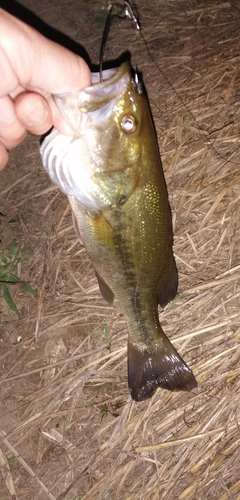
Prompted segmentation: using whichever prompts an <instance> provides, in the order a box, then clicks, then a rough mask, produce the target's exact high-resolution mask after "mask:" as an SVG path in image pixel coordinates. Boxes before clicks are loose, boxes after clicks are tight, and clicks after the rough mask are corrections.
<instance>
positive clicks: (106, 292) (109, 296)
mask: <svg viewBox="0 0 240 500" xmlns="http://www.w3.org/2000/svg"><path fill="white" fill-rule="evenodd" d="M96 276H97V280H98V286H99V290H100V292H101V294H102V296H103V298H104V299H105V300H106V302H107V303H108V304H109V305H110V306H112V305H113V301H114V293H113V292H112V290H111V289H110V288H109V286H108V285H107V283H105V281H104V280H103V279H102V278H101V276H99V274H98V273H97V272H96Z"/></svg>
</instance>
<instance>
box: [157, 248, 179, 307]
mask: <svg viewBox="0 0 240 500" xmlns="http://www.w3.org/2000/svg"><path fill="white" fill-rule="evenodd" d="M177 289H178V271H177V266H176V262H175V259H174V257H172V262H171V264H170V271H169V277H168V281H167V283H166V285H165V286H164V288H163V289H162V290H160V291H158V293H157V298H158V303H159V304H160V306H161V307H165V306H166V305H167V304H168V302H170V301H171V300H173V299H174V297H175V296H176V294H177Z"/></svg>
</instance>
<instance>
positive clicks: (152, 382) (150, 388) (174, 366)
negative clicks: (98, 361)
mask: <svg viewBox="0 0 240 500" xmlns="http://www.w3.org/2000/svg"><path fill="white" fill-rule="evenodd" d="M128 385H129V388H130V391H131V396H132V399H134V400H135V401H143V400H145V399H148V398H151V397H152V395H153V394H154V392H155V391H156V389H157V388H158V387H162V388H163V389H168V390H169V391H191V390H192V389H194V387H197V381H196V379H195V377H194V375H193V373H192V371H191V370H190V368H189V367H188V366H187V365H186V363H185V362H184V361H183V359H182V358H181V356H180V355H179V354H178V352H177V351H176V349H174V347H173V345H172V344H171V342H170V340H168V338H167V337H165V338H164V339H163V341H162V343H161V347H159V349H158V350H155V351H154V352H153V353H151V352H149V351H147V350H144V351H142V350H140V349H138V347H137V345H136V344H133V343H132V342H131V341H130V340H129V342H128Z"/></svg>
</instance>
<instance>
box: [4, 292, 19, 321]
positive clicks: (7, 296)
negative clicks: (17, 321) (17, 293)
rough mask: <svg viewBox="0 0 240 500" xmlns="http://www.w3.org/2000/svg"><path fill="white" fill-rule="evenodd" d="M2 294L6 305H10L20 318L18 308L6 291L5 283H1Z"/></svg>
mask: <svg viewBox="0 0 240 500" xmlns="http://www.w3.org/2000/svg"><path fill="white" fill-rule="evenodd" d="M3 296H4V299H5V300H6V302H7V305H8V306H9V307H10V309H12V311H13V312H14V313H15V314H16V316H17V318H20V313H19V310H18V308H17V306H16V304H15V302H14V301H13V299H12V297H11V295H10V293H9V291H8V287H7V285H5V284H4V285H3Z"/></svg>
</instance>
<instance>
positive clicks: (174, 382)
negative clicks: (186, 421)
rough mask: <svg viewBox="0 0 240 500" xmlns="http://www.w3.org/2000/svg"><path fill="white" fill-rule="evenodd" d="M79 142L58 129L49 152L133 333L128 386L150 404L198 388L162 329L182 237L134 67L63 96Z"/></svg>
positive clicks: (50, 167) (47, 164)
mask: <svg viewBox="0 0 240 500" xmlns="http://www.w3.org/2000/svg"><path fill="white" fill-rule="evenodd" d="M54 99H55V102H56V104H57V106H58V108H59V110H60V111H61V113H62V114H63V116H64V118H65V120H66V121H67V122H68V124H69V125H70V126H71V128H72V130H73V136H71V137H70V136H63V135H61V134H60V133H59V132H58V131H57V130H55V129H53V130H52V131H51V132H50V134H49V135H48V136H47V137H46V138H45V139H44V141H43V143H42V145H41V148H40V152H41V157H42V163H43V166H44V168H45V169H46V171H47V172H48V174H49V176H50V178H51V180H52V181H53V182H54V183H55V184H57V185H58V186H59V188H60V189H61V190H62V191H63V192H64V193H65V194H66V195H67V196H68V198H69V202H70V205H71V208H72V213H73V223H74V227H75V230H76V233H77V236H78V238H79V240H80V242H81V243H82V244H83V245H84V246H85V248H86V251H87V253H88V255H89V257H90V260H91V262H92V265H93V267H94V269H95V273H96V277H97V280H98V284H99V289H100V292H101V294H102V296H103V297H104V299H105V300H106V302H107V303H108V304H111V305H112V304H113V302H114V300H115V299H116V300H117V303H118V305H119V307H120V309H121V311H122V313H123V314H124V317H125V319H126V322H127V326H128V349H127V350H128V385H129V389H130V393H131V397H132V399H133V400H135V401H143V400H146V399H148V398H150V397H152V396H153V394H154V393H155V391H156V389H157V388H158V387H161V388H163V389H168V390H170V391H177V390H183V391H190V390H192V389H193V388H195V387H196V386H197V381H196V379H195V377H194V375H193V373H192V371H191V370H190V368H189V367H188V366H187V364H186V363H185V362H184V360H183V359H182V358H181V356H180V355H179V354H178V352H177V351H176V349H175V348H174V346H173V345H172V343H171V342H170V340H169V339H168V337H167V336H166V335H165V333H164V331H163V329H162V327H161V325H160V321H159V314H158V305H160V306H161V307H162V308H164V307H165V306H166V305H167V304H168V302H170V301H171V300H172V299H173V298H174V297H175V295H176V293H177V288H178V272H177V267H176V263H175V259H174V255H173V229H172V217H171V210H170V206H169V201H168V193H167V188H166V183H165V179H164V173H163V169H162V164H161V159H160V153H159V148H158V142H157V136H156V131H155V127H154V124H153V119H152V115H151V111H150V107H149V104H148V100H147V97H146V93H145V90H144V88H143V84H142V81H141V79H140V77H139V75H138V73H137V72H134V71H133V69H132V68H131V64H130V62H128V61H125V62H124V63H122V64H121V65H120V66H119V67H117V68H111V69H108V70H104V71H103V72H102V81H100V76H99V73H92V85H91V86H90V87H88V88H85V89H84V90H81V91H79V92H76V93H74V94H68V93H66V94H62V95H57V96H54Z"/></svg>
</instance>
